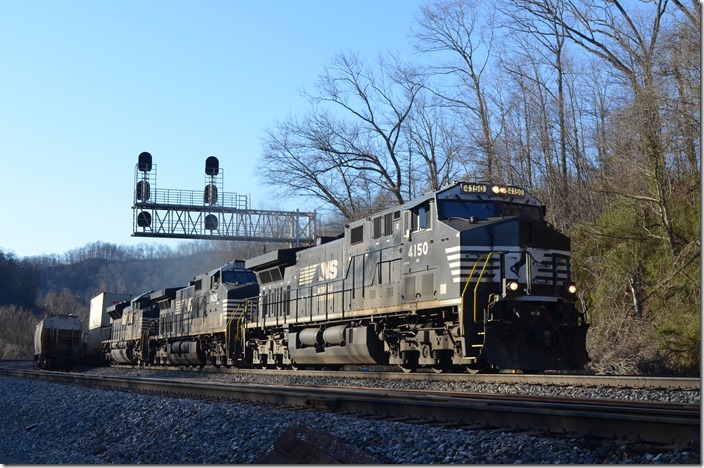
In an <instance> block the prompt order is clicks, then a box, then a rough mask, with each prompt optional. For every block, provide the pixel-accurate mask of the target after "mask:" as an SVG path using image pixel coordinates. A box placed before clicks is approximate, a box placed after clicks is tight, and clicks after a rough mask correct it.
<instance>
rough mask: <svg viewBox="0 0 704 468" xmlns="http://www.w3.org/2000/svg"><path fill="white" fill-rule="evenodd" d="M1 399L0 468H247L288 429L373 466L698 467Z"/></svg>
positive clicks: (212, 412)
mask: <svg viewBox="0 0 704 468" xmlns="http://www.w3.org/2000/svg"><path fill="white" fill-rule="evenodd" d="M152 376H154V375H153V374H152ZM178 377H180V378H183V377H184V375H178ZM0 391H2V395H3V396H2V399H1V400H0V424H1V425H2V427H3V430H2V431H3V437H2V438H0V463H4V464H98V463H100V464H103V463H111V464H145V463H149V464H215V463H218V464H236V463H256V462H257V461H258V460H259V459H261V458H262V457H263V456H264V455H265V454H266V453H267V452H268V451H269V450H271V449H272V447H273V444H274V442H275V441H276V440H277V438H279V437H280V436H281V435H282V434H283V433H284V432H285V431H286V429H288V428H289V427H290V426H291V424H292V423H293V422H294V421H295V422H297V423H298V424H301V425H305V426H308V427H310V428H313V429H316V430H318V431H322V432H324V433H326V434H329V435H330V436H333V437H336V438H338V439H340V440H341V441H342V442H344V443H346V444H349V445H351V446H353V447H356V448H358V449H360V450H363V451H365V452H366V453H368V454H370V455H371V456H373V457H374V459H375V460H377V461H378V462H379V463H409V464H430V463H442V464H449V463H459V464H482V463H497V464H509V463H510V464H515V463H524V464H541V463H547V464H574V463H579V464H602V463H650V464H663V463H664V464H681V463H697V464H699V463H700V461H699V454H698V453H692V451H691V448H689V447H688V448H666V447H643V446H636V445H624V444H622V443H619V442H615V441H588V440H584V439H569V438H552V437H543V436H536V435H534V434H533V435H530V434H520V433H519V434H516V433H504V432H502V431H485V430H467V429H451V428H442V427H437V426H426V425H420V424H418V425H415V424H408V423H403V422H392V421H383V420H373V419H364V418H360V417H356V416H349V415H341V414H334V413H319V412H314V411H308V410H288V409H282V408H276V407H271V406H261V405H259V406H255V405H248V404H243V403H233V402H210V401H200V400H195V399H187V398H175V397H163V396H157V395H144V394H138V393H130V392H118V391H110V390H96V389H90V388H85V387H79V386H70V385H64V384H55V383H48V382H42V381H35V380H25V379H18V378H12V377H5V376H0ZM348 463H354V460H349V461H348Z"/></svg>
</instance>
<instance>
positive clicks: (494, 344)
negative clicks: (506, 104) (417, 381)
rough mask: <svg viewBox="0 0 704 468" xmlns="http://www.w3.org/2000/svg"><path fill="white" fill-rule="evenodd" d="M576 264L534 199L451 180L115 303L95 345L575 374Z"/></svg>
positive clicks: (235, 357) (192, 356)
mask: <svg viewBox="0 0 704 468" xmlns="http://www.w3.org/2000/svg"><path fill="white" fill-rule="evenodd" d="M570 268H571V264H570V240H569V238H568V237H566V236H565V235H563V234H561V233H559V232H558V231H557V230H555V229H554V228H553V227H552V226H551V225H550V224H548V223H547V222H546V221H545V206H544V205H543V204H542V202H540V201H539V200H538V199H536V198H535V197H534V196H532V195H531V194H529V193H528V192H527V191H526V190H524V189H523V188H520V187H513V186H501V185H491V184H486V183H465V182H457V183H454V184H451V185H449V186H447V187H444V188H442V189H440V190H437V191H435V192H432V193H428V194H426V195H424V196H422V197H419V198H417V199H415V200H413V201H411V202H408V203H406V204H404V205H401V206H398V207H395V208H392V209H388V210H384V211H381V212H379V213H377V214H376V215H374V216H371V217H368V218H366V219H361V220H358V221H354V222H351V223H349V224H348V225H346V226H345V230H344V232H343V233H342V234H341V235H340V236H338V237H336V238H325V239H319V240H318V243H317V245H315V246H311V247H299V248H289V249H280V250H276V251H272V252H269V253H266V254H264V255H261V256H258V257H255V258H252V259H249V260H247V261H246V262H243V261H235V262H232V263H229V264H227V265H224V266H223V267H221V268H219V269H216V270H213V271H211V272H209V273H206V274H203V275H199V276H196V277H195V278H194V279H193V280H192V281H190V282H189V283H188V285H186V286H185V287H177V288H168V289H163V290H160V291H150V292H148V293H145V294H142V295H141V296H138V297H136V298H134V299H132V300H130V301H124V302H120V303H117V304H114V305H112V306H110V307H108V308H107V309H106V310H105V313H107V314H108V315H109V316H110V317H111V318H112V325H111V327H110V333H109V339H104V340H102V343H101V353H102V358H103V360H104V361H106V362H110V363H117V364H154V365H158V364H171V365H197V366H203V365H206V364H211V365H236V366H240V367H277V368H288V367H291V368H297V367H299V366H312V367H317V368H321V367H328V368H331V367H332V368H336V367H337V368H339V367H341V366H342V365H346V364H360V365H370V364H391V365H398V366H399V367H401V368H402V369H403V370H404V371H407V372H411V371H414V370H416V369H417V368H419V367H428V368H432V369H433V370H435V371H437V372H445V371H464V370H467V371H469V372H478V371H494V370H498V369H520V370H523V371H541V370H548V369H551V370H569V369H579V368H581V367H583V366H584V365H585V364H586V363H587V362H588V360H589V357H588V354H587V351H586V333H587V329H588V323H587V320H586V317H585V315H584V314H583V313H581V312H580V311H579V310H578V309H577V307H576V305H575V299H576V295H575V294H576V288H575V285H574V283H572V281H571V271H570ZM255 275H256V278H255ZM91 320H93V319H92V318H91ZM97 321H98V322H99V321H100V319H98V320H97Z"/></svg>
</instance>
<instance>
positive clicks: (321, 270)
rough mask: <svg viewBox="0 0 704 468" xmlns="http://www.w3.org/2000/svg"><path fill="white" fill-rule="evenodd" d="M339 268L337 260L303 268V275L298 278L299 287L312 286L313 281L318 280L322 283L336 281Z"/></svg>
mask: <svg viewBox="0 0 704 468" xmlns="http://www.w3.org/2000/svg"><path fill="white" fill-rule="evenodd" d="M337 267H338V261H337V259H333V260H328V261H327V262H321V263H316V264H315V265H309V266H306V267H303V268H301V273H300V276H299V278H298V285H299V286H303V285H306V284H310V283H312V282H313V280H316V282H321V281H328V280H332V279H335V278H337V272H338V268H337Z"/></svg>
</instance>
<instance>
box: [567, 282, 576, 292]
mask: <svg viewBox="0 0 704 468" xmlns="http://www.w3.org/2000/svg"><path fill="white" fill-rule="evenodd" d="M567 292H569V293H570V294H574V293H576V292H577V285H576V284H574V283H570V285H569V286H567Z"/></svg>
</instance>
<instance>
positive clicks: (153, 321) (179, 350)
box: [89, 260, 258, 366]
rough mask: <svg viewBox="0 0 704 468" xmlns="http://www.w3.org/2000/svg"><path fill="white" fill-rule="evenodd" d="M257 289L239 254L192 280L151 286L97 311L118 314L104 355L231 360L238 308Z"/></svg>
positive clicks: (117, 360)
mask: <svg viewBox="0 0 704 468" xmlns="http://www.w3.org/2000/svg"><path fill="white" fill-rule="evenodd" d="M257 291H258V286H257V283H256V279H255V276H254V274H253V273H252V272H251V271H248V270H246V269H245V268H244V262H243V261H241V260H235V261H233V262H230V263H228V264H226V265H223V266H221V267H220V268H217V269H215V270H212V271H210V272H208V273H204V274H201V275H198V276H196V277H194V278H193V279H192V280H191V281H189V282H188V284H187V285H186V286H183V287H174V288H166V289H162V290H159V291H149V292H146V293H144V294H141V295H139V296H137V297H135V298H133V299H130V300H125V301H121V302H117V303H115V304H112V305H109V306H107V307H105V308H104V310H101V309H100V308H98V309H97V310H96V311H95V313H96V314H107V316H109V317H110V319H112V320H111V326H110V330H109V337H107V338H106V339H103V340H102V341H101V360H102V362H106V363H114V364H137V365H146V364H169V365H197V366H203V365H205V364H212V365H221V364H225V365H230V364H232V363H233V359H234V357H233V352H234V350H235V347H234V345H233V342H234V340H235V336H234V335H233V334H231V333H230V330H234V327H235V325H234V324H233V322H235V320H234V319H235V315H234V314H235V313H236V311H237V310H241V309H242V307H241V306H242V304H243V303H244V301H245V300H246V299H247V298H251V297H252V296H256V294H257ZM93 313H94V311H93V310H91V314H93ZM240 315H241V314H240ZM237 318H240V319H241V317H237ZM97 321H98V322H99V321H100V320H97ZM89 333H91V331H89Z"/></svg>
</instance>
